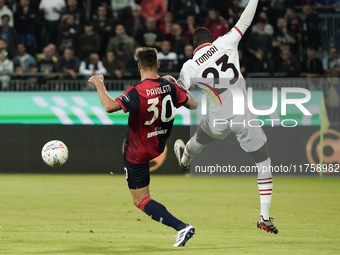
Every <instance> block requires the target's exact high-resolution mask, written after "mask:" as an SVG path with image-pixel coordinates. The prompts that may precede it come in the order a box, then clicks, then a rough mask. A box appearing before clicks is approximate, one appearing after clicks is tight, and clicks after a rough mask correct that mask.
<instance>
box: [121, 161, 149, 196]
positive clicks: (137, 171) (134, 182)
mask: <svg viewBox="0 0 340 255" xmlns="http://www.w3.org/2000/svg"><path fill="white" fill-rule="evenodd" d="M149 170H150V166H149V163H147V164H145V165H136V164H133V163H130V162H129V161H127V160H126V159H124V171H125V177H126V181H127V183H128V186H129V189H141V188H144V187H146V186H148V185H149V184H150V171H149Z"/></svg>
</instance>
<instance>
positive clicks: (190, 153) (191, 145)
mask: <svg viewBox="0 0 340 255" xmlns="http://www.w3.org/2000/svg"><path fill="white" fill-rule="evenodd" d="M203 147H204V145H203V144H200V143H198V142H197V141H196V134H195V135H194V136H193V137H191V139H190V140H189V142H188V143H187V144H186V145H185V149H184V153H183V156H182V158H181V163H182V165H183V166H188V165H189V164H190V162H191V160H193V158H194V157H195V156H197V155H198V154H199V153H200V152H201V151H202V149H203Z"/></svg>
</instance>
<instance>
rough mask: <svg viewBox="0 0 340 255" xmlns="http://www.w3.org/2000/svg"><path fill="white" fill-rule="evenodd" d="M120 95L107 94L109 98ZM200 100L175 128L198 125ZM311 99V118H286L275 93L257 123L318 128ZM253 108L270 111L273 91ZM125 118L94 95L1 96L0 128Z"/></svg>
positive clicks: (290, 112) (204, 102)
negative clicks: (274, 103) (108, 110)
mask: <svg viewBox="0 0 340 255" xmlns="http://www.w3.org/2000/svg"><path fill="white" fill-rule="evenodd" d="M122 93H123V91H110V92H109V94H110V95H111V97H112V98H116V97H118V96H120V95H121V94H122ZM193 93H194V95H195V97H197V98H199V100H198V101H199V103H200V106H199V108H198V110H197V111H192V112H190V111H189V110H187V109H185V108H184V107H182V108H179V109H177V110H176V118H175V122H174V125H184V126H187V125H190V124H192V125H197V123H199V121H200V120H201V119H202V118H203V117H204V116H205V114H206V112H207V107H209V100H208V99H207V97H206V95H205V94H203V93H200V92H199V91H194V92H193ZM310 93H311V98H310V100H309V101H308V102H306V103H304V104H303V106H304V107H305V108H306V109H307V110H308V111H309V112H311V114H312V115H304V114H303V113H302V112H301V111H300V109H299V108H297V107H296V106H294V105H287V113H286V115H285V116H283V115H282V114H281V91H277V97H276V98H277V108H276V110H275V111H273V112H272V113H270V114H268V115H261V116H259V117H258V119H259V120H260V121H261V122H263V125H264V126H271V125H274V126H277V125H282V123H283V125H285V122H284V121H285V120H287V119H291V120H295V121H296V122H297V125H298V126H301V125H303V126H319V125H320V120H319V114H320V111H321V106H320V102H321V97H322V96H323V92H322V91H310ZM252 94H253V97H252V99H253V106H254V108H256V109H269V108H270V107H271V106H272V97H273V93H272V91H270V90H268V91H253V93H252ZM299 97H301V95H299V93H290V98H299ZM127 120H128V115H127V114H124V113H123V111H119V112H116V113H113V114H107V113H106V112H105V111H104V109H103V107H102V106H101V104H100V101H99V99H98V95H97V93H96V92H95V91H77V92H53V93H51V92H1V93H0V124H57V125H126V124H127ZM287 123H288V122H287Z"/></svg>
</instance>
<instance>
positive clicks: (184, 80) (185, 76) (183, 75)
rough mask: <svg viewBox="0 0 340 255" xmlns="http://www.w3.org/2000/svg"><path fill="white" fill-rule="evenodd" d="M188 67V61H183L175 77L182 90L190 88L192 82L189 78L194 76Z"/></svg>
mask: <svg viewBox="0 0 340 255" xmlns="http://www.w3.org/2000/svg"><path fill="white" fill-rule="evenodd" d="M190 68H191V66H190V61H187V62H185V63H184V65H183V67H182V69H181V72H180V74H179V77H178V79H177V83H178V86H179V87H180V88H182V89H184V90H188V89H189V88H190V86H191V83H192V81H191V78H194V76H192V75H191V69H190Z"/></svg>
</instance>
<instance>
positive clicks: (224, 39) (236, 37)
mask: <svg viewBox="0 0 340 255" xmlns="http://www.w3.org/2000/svg"><path fill="white" fill-rule="evenodd" d="M241 39H242V33H241V31H240V30H239V29H238V28H237V27H236V26H234V27H233V28H232V29H231V30H230V31H229V32H228V33H227V34H225V35H223V36H221V37H219V38H217V40H216V41H215V42H214V44H217V46H220V47H221V48H225V45H229V46H230V47H232V48H237V46H238V43H239V42H240V40H241ZM218 44H220V45H218Z"/></svg>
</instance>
